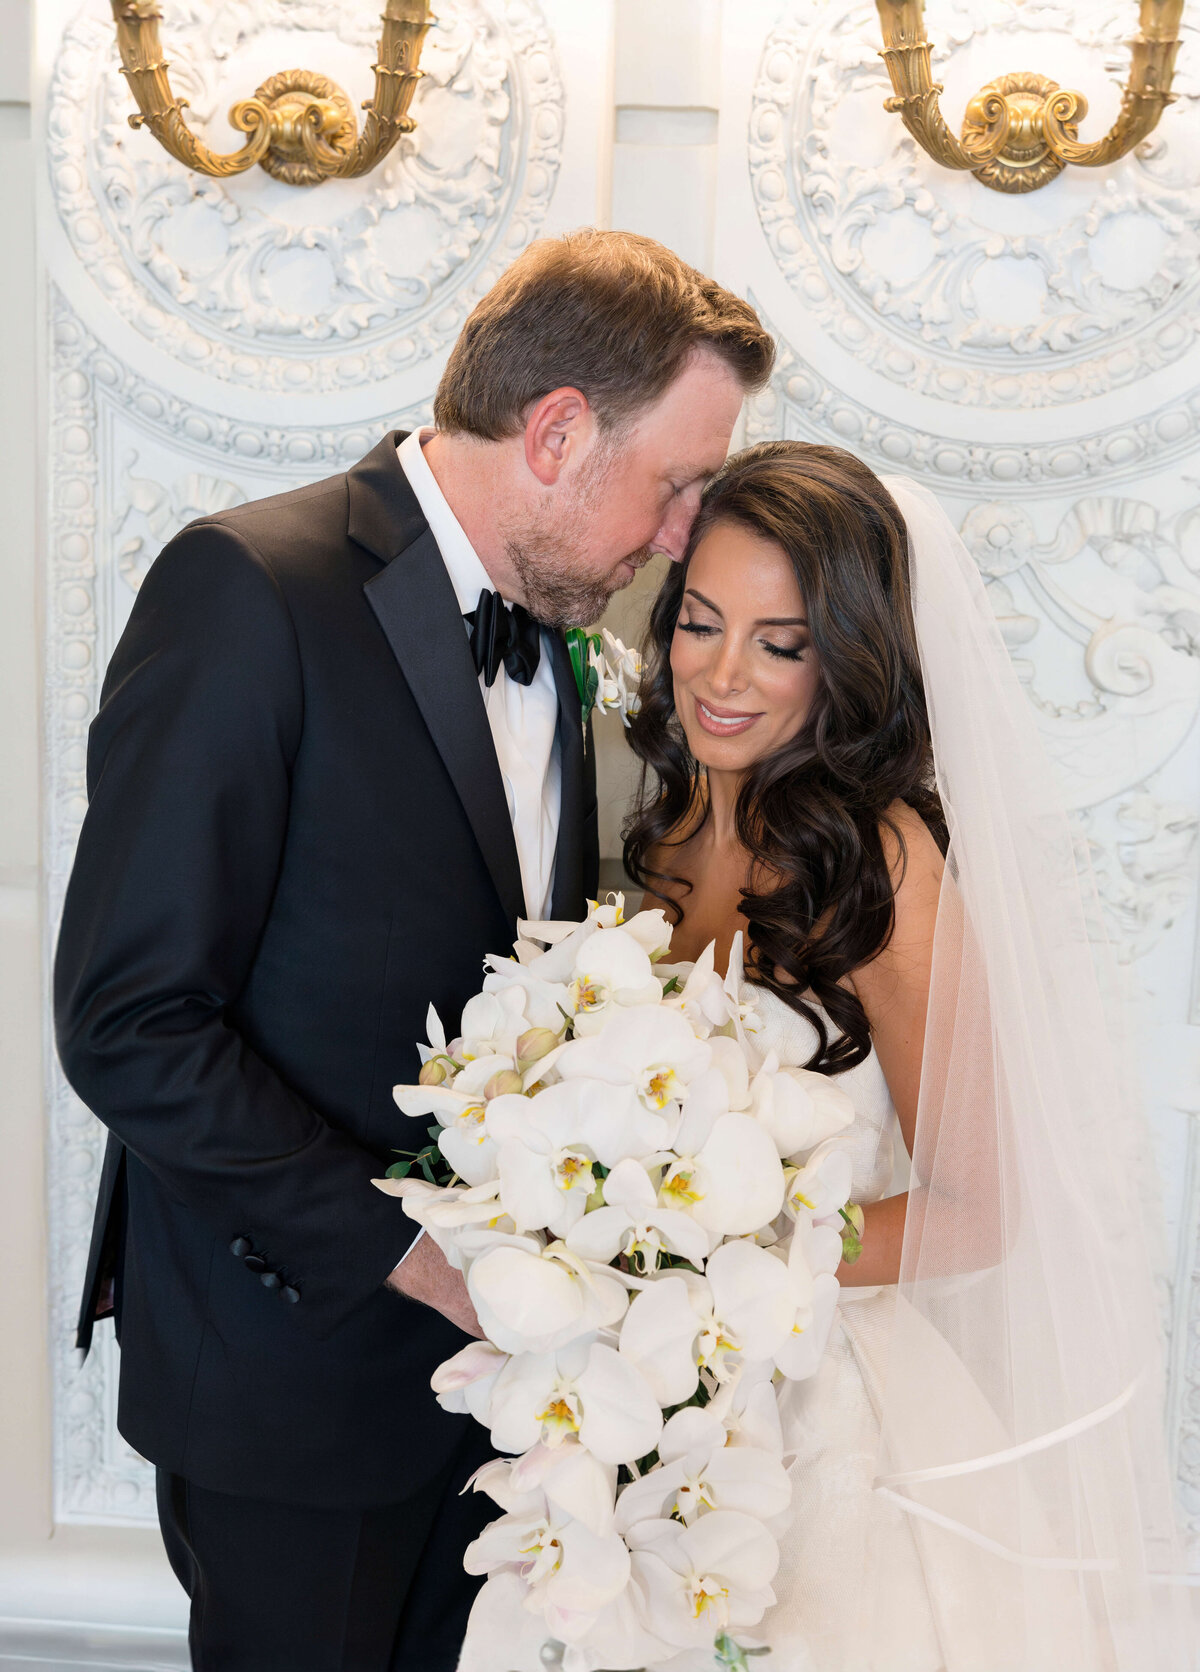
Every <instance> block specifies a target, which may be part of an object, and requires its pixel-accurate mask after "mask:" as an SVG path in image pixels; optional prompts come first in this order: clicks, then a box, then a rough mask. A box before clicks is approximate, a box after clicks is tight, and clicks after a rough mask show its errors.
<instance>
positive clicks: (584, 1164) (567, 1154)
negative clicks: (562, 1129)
mask: <svg viewBox="0 0 1200 1672" xmlns="http://www.w3.org/2000/svg"><path fill="white" fill-rule="evenodd" d="M554 1174H555V1183H556V1184H557V1185H558V1188H559V1189H560V1190H580V1189H582V1191H583V1193H584V1195H585V1196H590V1195H591V1193H592V1191H593V1190H594V1189H595V1187H596V1180H595V1178H594V1177H593V1174H592V1158H591V1156H590V1155H582V1154H581V1153H580V1152H579V1151H578V1150H564V1151H563V1152H562V1154H561V1155H560V1157H559V1160H558V1165H557V1166H556V1167H555V1169H554Z"/></svg>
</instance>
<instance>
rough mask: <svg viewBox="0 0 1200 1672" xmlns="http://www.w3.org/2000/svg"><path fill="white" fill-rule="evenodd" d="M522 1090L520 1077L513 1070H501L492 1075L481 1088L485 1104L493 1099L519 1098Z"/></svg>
mask: <svg viewBox="0 0 1200 1672" xmlns="http://www.w3.org/2000/svg"><path fill="white" fill-rule="evenodd" d="M523 1089H524V1088H523V1087H522V1084H521V1076H520V1075H519V1074H518V1073H517V1071H516V1070H515V1069H513V1068H502V1069H501V1070H500V1072H499V1073H498V1074H493V1075H492V1077H491V1079H490V1080H489V1081H488V1083H487V1085H486V1086H484V1088H483V1097H484V1102H485V1103H490V1102H491V1100H492V1098H493V1097H513V1096H520V1094H521V1092H522V1090H523Z"/></svg>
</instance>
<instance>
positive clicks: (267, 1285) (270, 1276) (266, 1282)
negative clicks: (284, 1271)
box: [258, 1271, 283, 1289]
mask: <svg viewBox="0 0 1200 1672" xmlns="http://www.w3.org/2000/svg"><path fill="white" fill-rule="evenodd" d="M258 1281H259V1282H260V1283H261V1284H262V1286H263V1288H264V1289H278V1287H279V1285H280V1283H282V1281H283V1279H282V1278H281V1277H280V1275H279V1273H278V1272H277V1271H264V1272H263V1274H262V1276H261V1277H260V1278H259V1280H258Z"/></svg>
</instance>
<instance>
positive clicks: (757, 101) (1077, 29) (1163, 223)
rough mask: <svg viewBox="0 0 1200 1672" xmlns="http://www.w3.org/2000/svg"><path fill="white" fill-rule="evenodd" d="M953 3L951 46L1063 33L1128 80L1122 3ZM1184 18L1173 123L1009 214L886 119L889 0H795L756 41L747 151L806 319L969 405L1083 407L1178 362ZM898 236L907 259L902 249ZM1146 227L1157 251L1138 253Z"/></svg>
mask: <svg viewBox="0 0 1200 1672" xmlns="http://www.w3.org/2000/svg"><path fill="white" fill-rule="evenodd" d="M938 10H939V14H940V15H939V17H938V19H937V30H936V35H937V39H938V41H939V42H942V43H945V46H944V48H943V49H942V50H941V51H940V52H939V54H938V56H940V57H941V58H943V59H944V58H946V57H947V56H950V55H952V54H953V52H954V51H955V50H957V49H958V48H960V47H962V46H963V45H965V43H966V42H968V41H969V40H970V39H971V38H972V36H973V35H976V34H977V33H978V32H979V29H980V25H981V24H983V25H984V26H985V27H989V26H990V28H991V29H994V30H996V31H1007V32H1009V33H1010V34H1013V35H1028V34H1029V33H1030V32H1036V31H1048V32H1057V33H1058V34H1060V35H1061V34H1062V33H1063V32H1064V31H1068V32H1070V33H1071V35H1072V36H1073V37H1074V38H1075V40H1076V41H1077V42H1079V43H1080V44H1081V45H1083V46H1084V47H1085V48H1089V49H1091V52H1092V56H1093V57H1094V59H1095V63H1096V71H1097V75H1098V76H1099V75H1100V74H1103V73H1104V71H1105V70H1108V71H1110V73H1111V72H1112V71H1115V72H1116V76H1117V79H1118V80H1119V79H1120V78H1121V77H1122V76H1123V75H1124V72H1125V65H1126V64H1127V61H1128V59H1127V54H1126V55H1125V56H1124V61H1122V60H1121V53H1120V43H1122V42H1123V41H1124V36H1125V32H1126V31H1127V29H1128V26H1129V7H1128V4H1127V3H1124V0H1102V3H1099V4H1095V5H1088V6H1087V7H1078V8H1077V7H1072V6H1065V5H1064V4H1063V0H989V3H988V4H987V5H986V6H981V5H979V4H972V3H970V0H957V3H955V4H950V5H947V6H944V7H940V8H939V9H938ZM981 12H982V13H983V14H984V15H983V16H982V17H981V15H980V14H981ZM932 28H933V24H932V22H931V30H932ZM1184 29H1185V31H1187V33H1188V35H1189V37H1190V40H1189V44H1188V47H1187V48H1186V49H1185V51H1184V52H1183V53H1182V54H1181V57H1180V62H1179V74H1178V75H1177V77H1176V94H1177V96H1178V100H1179V103H1178V104H1177V105H1176V107H1175V108H1174V109H1173V110H1172V111H1171V112H1169V113H1168V115H1167V116H1166V117H1165V118H1164V120H1163V122H1162V124H1161V126H1160V129H1159V130H1158V131H1156V133H1155V134H1154V136H1153V137H1152V138H1151V139H1150V140H1149V141H1147V142H1146V143H1145V144H1144V145H1142V146H1139V147H1138V149H1137V152H1136V153H1135V154H1134V155H1133V156H1131V157H1130V158H1128V159H1127V160H1126V161H1125V162H1124V163H1122V164H1120V165H1118V166H1116V167H1113V168H1107V169H1098V170H1095V171H1092V172H1091V177H1090V179H1088V180H1085V181H1084V183H1083V184H1082V185H1081V184H1080V183H1079V181H1078V178H1076V179H1073V180H1072V182H1071V186H1070V195H1069V196H1068V195H1067V191H1066V189H1065V187H1064V185H1063V183H1061V182H1059V183H1056V184H1054V185H1053V186H1050V187H1047V188H1046V189H1045V193H1044V194H1043V195H1045V196H1046V197H1047V200H1049V199H1050V198H1051V196H1052V195H1053V196H1054V197H1055V198H1056V201H1057V205H1058V206H1059V207H1060V210H1061V213H1060V214H1058V215H1054V216H1047V215H1045V214H1044V213H1039V212H1038V211H1035V210H1031V209H1030V208H1029V207H1028V204H1027V202H1025V201H1022V203H1021V204H1020V205H1019V206H1018V208H1017V209H1015V210H1014V209H1012V208H1011V207H1007V206H1003V205H1002V206H1001V207H1000V208H999V209H997V207H996V204H995V199H994V194H992V193H989V192H987V191H986V189H985V188H981V187H979V186H978V185H977V183H975V182H973V181H970V180H957V179H952V178H950V177H948V176H947V175H946V173H945V171H944V170H941V169H939V168H938V166H937V165H936V164H934V163H932V162H931V161H930V160H929V159H928V158H927V157H926V156H925V155H924V154H923V153H922V152H921V151H920V150H919V149H918V147H917V146H916V145H915V143H914V142H913V140H912V139H911V138H910V137H909V136H908V135H907V134H906V133H904V131H903V129H902V128H901V126H900V124H899V123H898V122H897V121H896V120H895V119H894V118H893V117H889V116H886V115H884V114H883V112H882V106H883V100H884V99H885V97H887V96H888V94H889V92H890V85H889V82H888V78H887V73H886V70H885V69H884V67H883V64H882V61H881V59H880V56H879V46H880V35H879V20H878V17H877V15H876V9H875V6H874V5H871V4H868V3H867V0H835V3H834V4H829V3H828V0H792V3H791V4H790V5H789V6H788V7H787V9H786V12H785V15H784V18H783V20H782V21H781V22H780V23H779V25H778V26H777V27H776V28H775V29H774V30H773V31H772V32H771V33H770V34H769V35H768V36H767V38H766V41H765V43H764V45H763V49H762V53H761V56H760V60H759V68H758V75H757V78H756V81H755V86H754V94H753V99H752V103H751V109H750V122H749V136H748V137H749V144H748V162H749V170H750V187H751V193H752V196H753V200H754V205H755V208H756V210H757V213H758V218H759V221H760V224H761V226H762V229H763V234H764V236H765V238H766V240H767V244H768V246H769V248H770V251H771V255H772V257H773V259H774V261H775V263H776V264H777V266H778V267H779V270H780V271H781V272H782V273H783V275H784V276H785V278H786V279H787V281H788V283H789V284H790V286H791V288H792V290H793V291H794V292H795V295H796V297H797V299H798V301H799V303H800V305H801V307H802V308H803V311H804V318H805V320H806V322H811V323H812V324H816V325H819V326H820V328H821V329H822V330H823V331H824V332H825V333H826V334H827V335H828V336H829V337H830V338H832V339H833V340H834V341H836V342H838V343H840V344H841V345H842V346H843V347H844V348H845V349H847V350H848V351H849V352H850V353H852V354H853V356H854V358H855V360H856V361H858V362H859V363H860V364H862V365H865V366H867V367H869V368H870V369H871V370H873V371H876V372H878V373H879V374H880V375H881V376H883V377H886V378H888V379H889V380H890V381H892V382H894V383H897V384H900V385H903V386H904V387H905V388H907V389H910V390H912V391H913V392H915V393H920V394H924V395H928V396H931V397H933V398H935V399H939V400H945V401H948V402H951V403H952V404H953V405H955V406H985V407H1000V408H1009V409H1013V410H1027V409H1029V408H1031V407H1039V406H1062V405H1069V404H1071V403H1073V402H1075V401H1078V400H1081V399H1084V398H1086V397H1088V396H1094V395H1099V394H1103V393H1105V392H1107V391H1108V390H1110V389H1116V388H1121V387H1126V386H1128V385H1130V384H1136V383H1138V382H1139V381H1141V380H1142V379H1144V378H1146V377H1147V376H1149V375H1150V374H1152V373H1153V372H1156V371H1159V370H1161V369H1162V368H1163V367H1165V366H1168V365H1171V364H1173V363H1175V362H1176V361H1177V360H1179V359H1180V358H1181V357H1182V356H1183V355H1184V354H1185V353H1186V352H1187V351H1188V350H1189V349H1190V348H1191V347H1192V346H1193V344H1194V343H1195V341H1196V337H1197V326H1198V324H1200V261H1198V258H1200V193H1198V192H1197V191H1196V190H1195V189H1194V188H1195V187H1196V185H1197V184H1198V183H1200V182H1198V180H1197V177H1196V171H1195V164H1194V153H1195V146H1194V144H1193V143H1192V141H1193V138H1194V134H1195V132H1196V131H1197V130H1196V126H1195V124H1196V122H1197V119H1198V118H1200V68H1198V65H1200V52H1197V51H1196V50H1194V48H1196V47H1200V26H1198V25H1197V24H1195V23H1194V22H1189V21H1187V20H1186V19H1185V23H1184ZM1114 46H1116V47H1117V48H1118V52H1117V53H1116V54H1114V52H1113V48H1114ZM1114 58H1115V59H1116V62H1115V63H1114V62H1113V60H1114ZM856 106H857V108H859V109H860V110H861V112H862V116H863V126H864V130H865V131H867V132H869V133H870V134H871V135H872V138H873V139H874V138H878V139H879V142H880V145H881V146H882V147H885V148H886V149H887V156H886V161H884V162H883V163H881V164H874V163H871V164H868V163H867V162H866V161H865V160H864V161H861V162H857V161H855V160H854V150H853V147H848V144H847V141H848V134H849V125H848V123H847V111H848V109H849V108H854V107H856ZM848 150H849V153H850V154H849V155H847V152H848ZM1189 152H1190V153H1191V155H1190V156H1189ZM865 155H866V153H865V152H864V157H865ZM989 200H990V201H989ZM890 231H895V232H897V233H899V234H900V235H901V237H902V238H903V241H904V246H905V254H906V255H907V257H908V259H907V260H904V261H900V262H898V261H896V260H895V254H896V243H895V241H894V239H893V238H892V237H891V236H889V232H890ZM1139 238H1140V239H1141V241H1142V243H1143V246H1144V247H1145V248H1147V250H1148V251H1149V254H1148V255H1147V257H1146V259H1144V260H1143V261H1141V262H1138V261H1134V263H1133V266H1132V268H1131V267H1130V264H1129V256H1130V247H1131V243H1132V244H1133V245H1134V246H1136V244H1137V243H1138V240H1139ZM1147 240H1149V243H1147V242H1146V241H1147ZM993 264H996V265H993ZM1018 274H1020V275H1022V277H1023V281H1024V288H1025V289H1026V291H1027V293H1028V306H1027V307H1026V308H1025V309H1024V310H1022V309H1020V308H1017V309H1016V311H1015V313H1011V314H1010V317H1009V319H1008V320H1005V319H1004V318H1003V317H1002V315H1001V313H1000V312H998V311H997V308H996V306H995V303H996V300H997V298H996V296H995V295H994V294H993V293H994V292H996V291H998V290H1000V289H1002V288H1004V286H1003V285H1002V284H1001V283H998V282H997V281H998V280H999V279H1000V276H1001V275H1002V276H1003V279H1004V280H1006V281H1007V290H1008V292H1009V295H1008V297H1006V298H1005V300H1007V301H1010V302H1011V293H1012V291H1013V288H1014V280H1015V278H1016V276H1017V275H1018Z"/></svg>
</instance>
